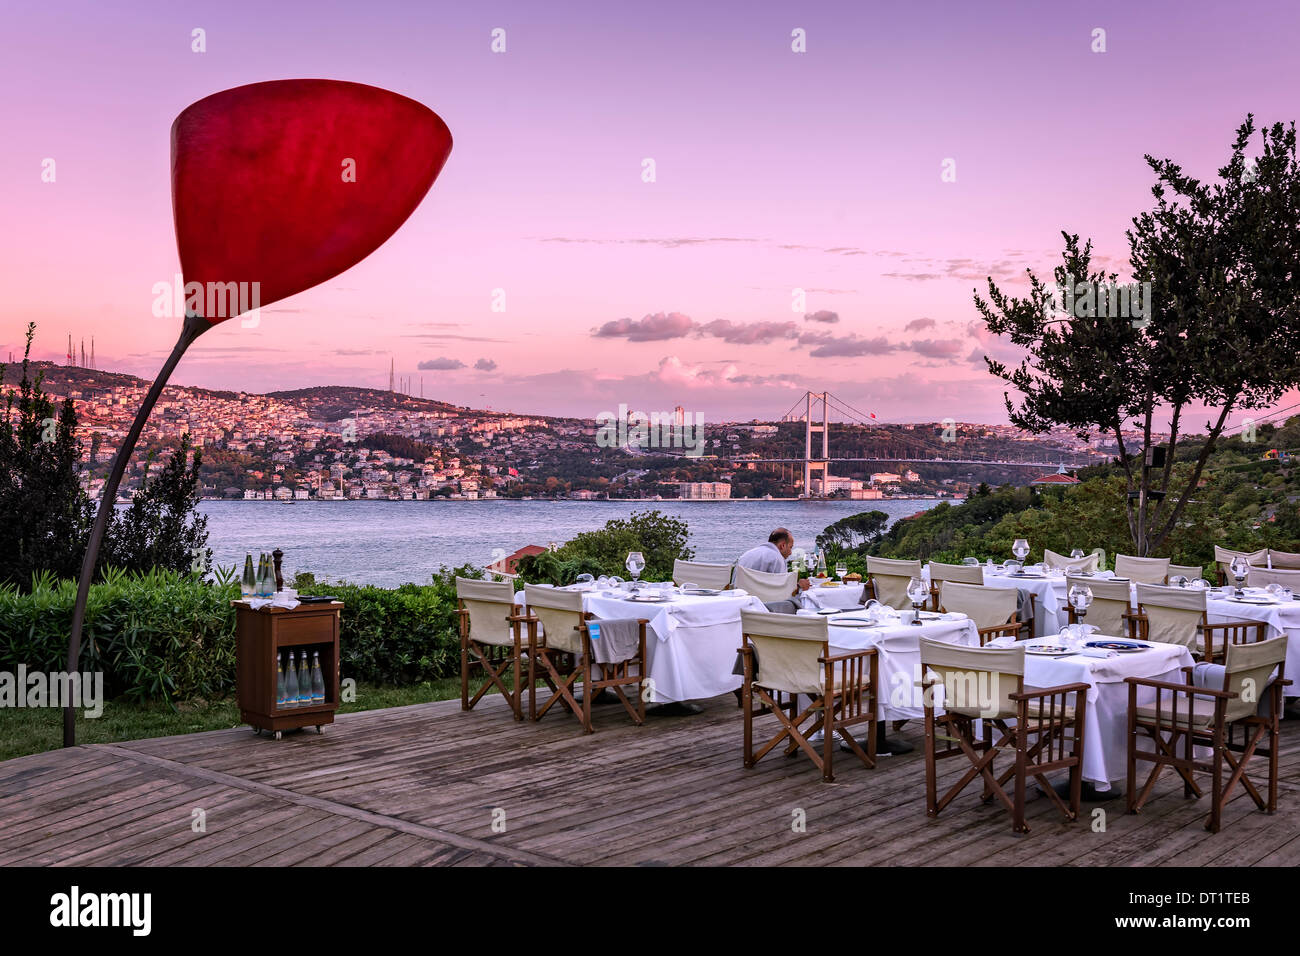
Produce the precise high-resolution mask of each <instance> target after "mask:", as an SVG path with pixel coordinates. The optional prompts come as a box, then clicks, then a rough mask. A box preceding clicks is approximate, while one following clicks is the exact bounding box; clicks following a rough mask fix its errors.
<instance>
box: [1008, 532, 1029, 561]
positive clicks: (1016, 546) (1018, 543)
mask: <svg viewBox="0 0 1300 956" xmlns="http://www.w3.org/2000/svg"><path fill="white" fill-rule="evenodd" d="M1011 553H1012V554H1014V555H1015V556H1016V560H1018V561H1019V562H1020V563H1021V564H1022V565H1023V564H1024V563H1025V558H1027V557H1029V542H1028V541H1026V540H1025V539H1024V538H1016V540H1015V541H1013V542H1012V543H1011Z"/></svg>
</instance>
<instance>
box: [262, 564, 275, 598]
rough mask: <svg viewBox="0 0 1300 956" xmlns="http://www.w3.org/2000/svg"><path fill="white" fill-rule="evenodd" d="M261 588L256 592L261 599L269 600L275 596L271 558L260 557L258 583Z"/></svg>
mask: <svg viewBox="0 0 1300 956" xmlns="http://www.w3.org/2000/svg"><path fill="white" fill-rule="evenodd" d="M258 583H259V584H260V585H261V587H260V588H258V590H259V591H260V592H261V595H262V597H264V598H269V597H273V596H274V595H275V572H274V571H273V570H272V568H271V556H270V555H269V554H264V555H262V580H261V581H259V582H258Z"/></svg>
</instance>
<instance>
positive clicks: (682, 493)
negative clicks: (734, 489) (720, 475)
mask: <svg viewBox="0 0 1300 956" xmlns="http://www.w3.org/2000/svg"><path fill="white" fill-rule="evenodd" d="M677 496H678V497H679V498H687V499H691V500H694V501H718V500H721V499H724V498H730V497H731V483H730V482H726V481H682V482H678V484H677Z"/></svg>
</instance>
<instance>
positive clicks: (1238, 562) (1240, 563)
mask: <svg viewBox="0 0 1300 956" xmlns="http://www.w3.org/2000/svg"><path fill="white" fill-rule="evenodd" d="M1228 570H1229V571H1231V572H1232V577H1233V579H1234V580H1235V581H1236V582H1237V597H1244V596H1245V594H1246V592H1245V591H1244V590H1242V587H1243V585H1245V583H1246V578H1247V577H1249V576H1250V562H1249V561H1247V560H1246V559H1245V558H1244V557H1242V556H1241V555H1240V554H1239V555H1237V556H1236V557H1235V558H1233V559H1232V563H1231V564H1230V565H1228Z"/></svg>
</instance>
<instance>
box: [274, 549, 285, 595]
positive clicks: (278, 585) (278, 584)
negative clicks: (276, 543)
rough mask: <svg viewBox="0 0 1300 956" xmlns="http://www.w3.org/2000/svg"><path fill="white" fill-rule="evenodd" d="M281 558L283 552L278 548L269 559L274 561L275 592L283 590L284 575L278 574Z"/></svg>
mask: <svg viewBox="0 0 1300 956" xmlns="http://www.w3.org/2000/svg"><path fill="white" fill-rule="evenodd" d="M283 558H284V552H283V551H281V550H280V549H279V548H276V549H275V550H274V551H272V552H271V559H272V560H273V561H275V589H276V590H277V591H283V590H284V575H282V574H281V573H280V561H281V560H283Z"/></svg>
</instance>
